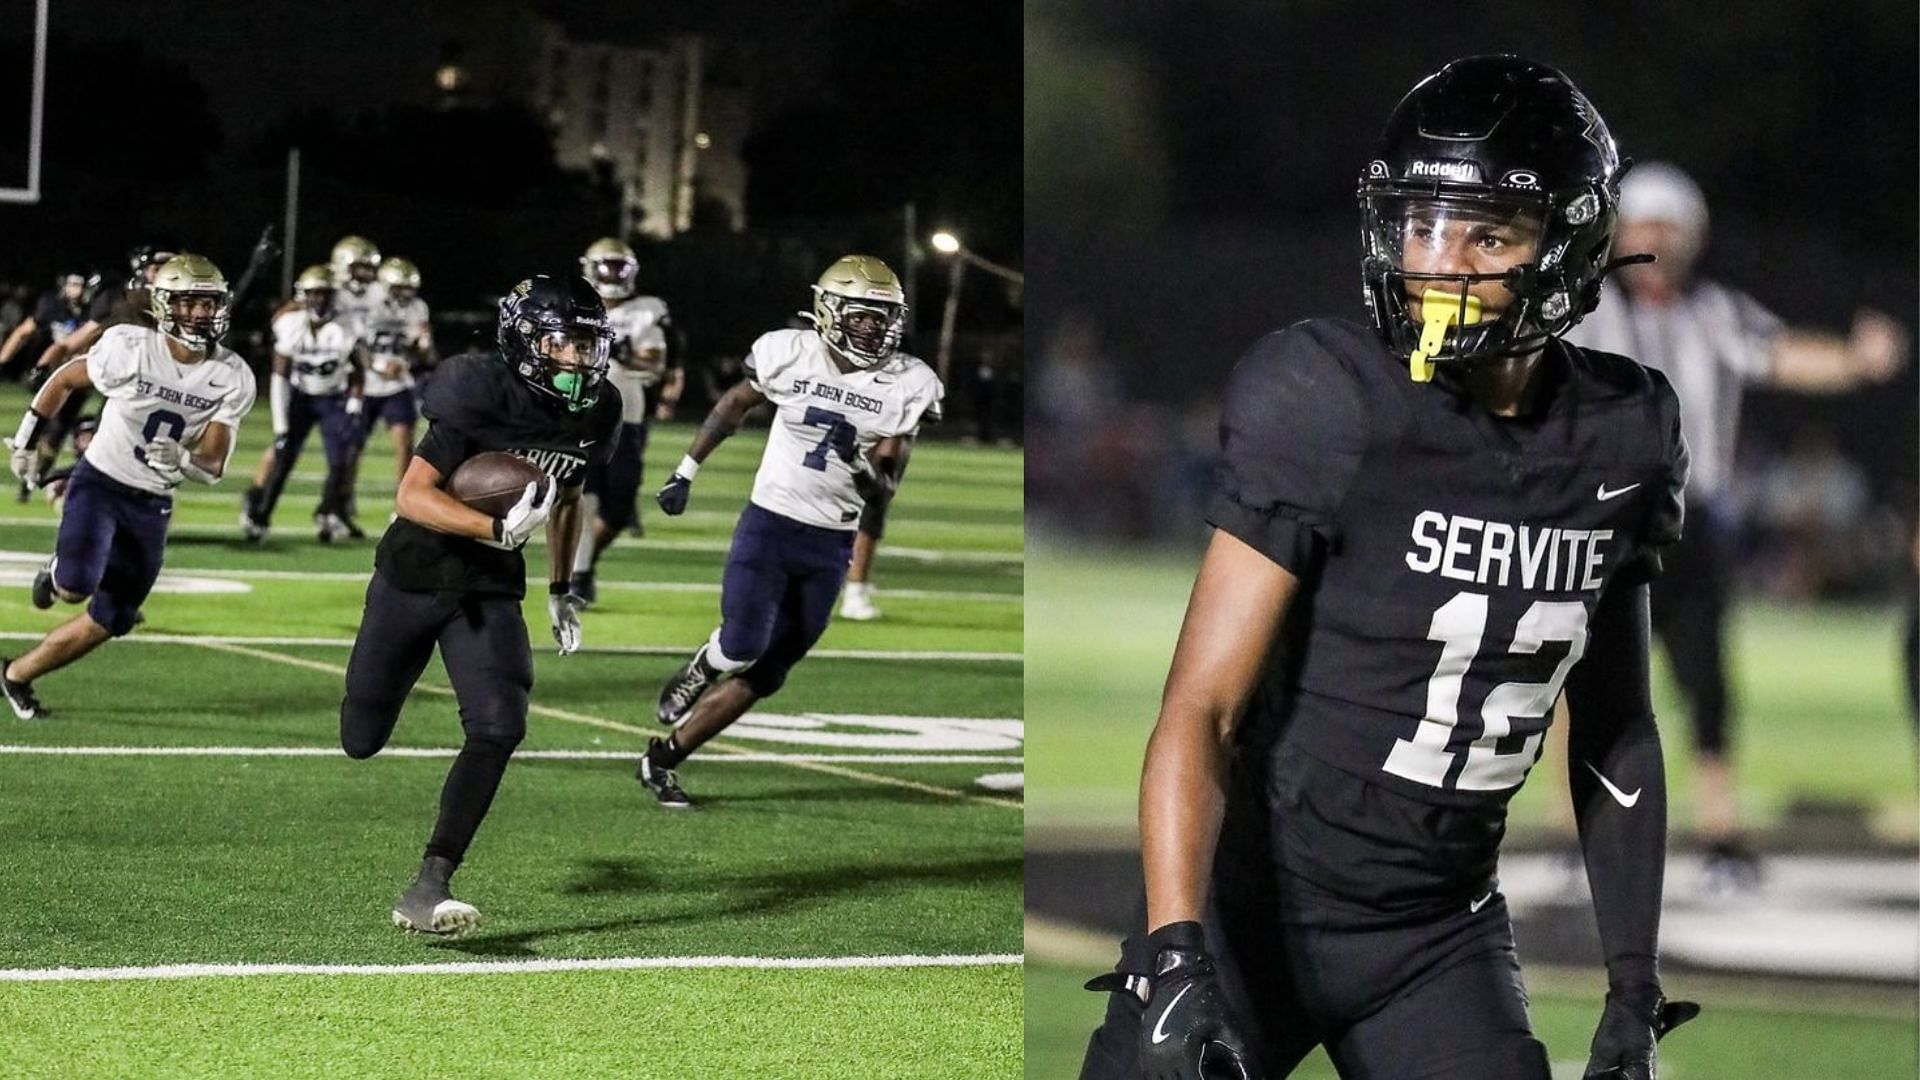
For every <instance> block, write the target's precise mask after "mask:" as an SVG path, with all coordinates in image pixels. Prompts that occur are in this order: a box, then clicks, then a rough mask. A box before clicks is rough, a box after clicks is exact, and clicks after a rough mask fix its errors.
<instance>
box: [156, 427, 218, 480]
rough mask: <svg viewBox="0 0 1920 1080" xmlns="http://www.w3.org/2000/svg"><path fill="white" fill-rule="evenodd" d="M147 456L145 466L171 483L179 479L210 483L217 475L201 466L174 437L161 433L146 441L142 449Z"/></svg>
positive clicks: (216, 478)
mask: <svg viewBox="0 0 1920 1080" xmlns="http://www.w3.org/2000/svg"><path fill="white" fill-rule="evenodd" d="M143 453H145V454H146V456H147V468H149V469H152V470H153V471H154V472H157V473H159V474H160V475H161V476H163V477H165V478H166V479H167V480H168V481H169V482H171V483H175V484H177V483H179V482H180V481H181V480H183V479H184V480H197V481H199V482H200V483H202V484H212V483H217V482H218V481H219V479H220V478H219V477H217V476H215V475H213V474H212V473H210V472H208V471H207V470H205V469H203V468H201V467H200V466H199V465H198V464H196V463H195V462H194V460H193V455H192V454H190V453H188V452H187V448H186V447H184V446H181V445H180V443H179V441H178V440H176V439H172V438H169V437H168V436H165V435H162V436H160V437H159V438H157V439H154V440H153V441H152V442H150V443H148V444H147V445H146V447H145V448H144V450H143Z"/></svg>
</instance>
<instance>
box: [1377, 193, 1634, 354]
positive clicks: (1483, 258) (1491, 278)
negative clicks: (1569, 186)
mask: <svg viewBox="0 0 1920 1080" xmlns="http://www.w3.org/2000/svg"><path fill="white" fill-rule="evenodd" d="M1422 187H1423V188H1424V190H1419V189H1410V188H1411V186H1410V185H1405V184H1395V183H1392V182H1390V181H1383V182H1377V183H1368V182H1363V183H1362V184H1361V189H1360V204H1361V213H1362V220H1363V227H1362V233H1363V236H1364V240H1365V244H1366V258H1365V262H1364V264H1363V274H1364V276H1365V280H1366V297H1367V304H1368V307H1369V308H1370V309H1371V311H1372V313H1373V316H1374V320H1375V323H1376V325H1379V326H1380V327H1381V328H1382V329H1383V331H1384V332H1385V333H1386V335H1387V337H1388V339H1389V341H1390V343H1391V344H1392V346H1393V348H1394V351H1395V352H1396V353H1399V354H1401V355H1404V356H1406V357H1407V358H1408V361H1409V369H1410V372H1411V374H1412V375H1413V378H1414V379H1415V381H1419V382H1424V381H1426V380H1427V379H1429V378H1431V377H1432V365H1433V364H1435V363H1453V362H1476V361H1481V360H1491V359H1498V358H1501V357H1511V356H1524V355H1526V354H1528V353H1532V352H1535V351H1538V350H1539V349H1540V348H1541V347H1542V346H1544V345H1545V344H1546V342H1547V341H1548V340H1549V339H1551V338H1554V337H1558V336H1559V335H1561V334H1563V333H1565V332H1566V331H1567V330H1568V329H1569V328H1571V327H1572V326H1573V325H1574V324H1575V323H1576V322H1578V321H1579V320H1580V317H1581V316H1583V315H1585V314H1586V313H1587V312H1588V311H1591V310H1592V309H1593V306H1594V304H1595V303H1597V302H1598V299H1599V285H1600V279H1601V277H1602V276H1603V273H1604V270H1605V267H1606V260H1607V253H1608V250H1609V248H1610V246H1611V241H1612V234H1613V211H1612V206H1611V199H1602V198H1601V194H1600V193H1598V192H1582V193H1579V194H1577V195H1575V196H1574V197H1572V198H1556V197H1554V196H1548V195H1542V194H1533V195H1521V194H1518V193H1511V192H1505V191H1498V190H1481V191H1459V190H1446V191H1435V190H1434V187H1433V186H1432V185H1422ZM1429 297H1431V299H1432V300H1433V301H1434V302H1432V303H1428V302H1426V301H1427V298H1429Z"/></svg>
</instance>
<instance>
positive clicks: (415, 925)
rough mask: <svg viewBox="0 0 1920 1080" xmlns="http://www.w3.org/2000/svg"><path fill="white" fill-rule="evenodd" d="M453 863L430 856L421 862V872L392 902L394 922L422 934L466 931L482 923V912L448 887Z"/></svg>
mask: <svg viewBox="0 0 1920 1080" xmlns="http://www.w3.org/2000/svg"><path fill="white" fill-rule="evenodd" d="M452 875H453V864H452V863H450V862H448V861H447V860H446V859H443V858H440V857H438V856H429V857H428V858H427V859H426V860H425V861H424V862H422V863H421V864H420V875H419V876H418V877H416V878H415V879H414V882H413V884H412V886H410V887H409V888H408V889H407V891H406V892H403V893H401V894H400V899H398V900H396V901H394V904H393V925H395V926H397V927H400V928H401V929H402V930H406V931H409V932H412V933H419V934H451V935H459V934H464V933H466V932H467V931H469V930H472V929H473V928H474V927H476V926H479V925H480V911H479V909H478V908H475V907H474V906H473V905H472V904H468V903H465V902H463V901H460V900H455V899H454V898H453V894H452V893H451V892H450V891H449V890H448V888H447V879H448V878H449V877H451V876H452Z"/></svg>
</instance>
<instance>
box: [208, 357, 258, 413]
mask: <svg viewBox="0 0 1920 1080" xmlns="http://www.w3.org/2000/svg"><path fill="white" fill-rule="evenodd" d="M233 369H234V378H235V379H236V380H237V385H236V386H235V387H234V392H233V393H232V394H231V395H229V396H228V397H227V399H226V400H225V401H222V402H221V403H220V407H219V408H218V409H215V410H214V413H213V420H212V422H213V423H216V424H225V425H227V426H228V427H229V428H232V429H234V430H235V431H238V430H239V429H240V421H241V420H243V419H245V418H246V415H247V413H248V412H249V411H251V410H252V409H253V401H254V396H255V394H257V393H258V389H259V388H258V384H256V383H255V382H254V378H253V372H252V371H250V370H248V369H247V365H246V364H245V363H244V362H242V361H241V360H240V358H239V357H234V365H233Z"/></svg>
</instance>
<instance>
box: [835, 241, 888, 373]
mask: <svg viewBox="0 0 1920 1080" xmlns="http://www.w3.org/2000/svg"><path fill="white" fill-rule="evenodd" d="M813 328H814V329H815V330H818V331H819V332H820V337H821V339H822V340H824V341H825V342H826V343H827V347H828V348H830V349H832V350H833V351H834V352H836V353H838V354H839V355H840V356H841V358H843V359H844V360H846V361H847V362H848V363H850V364H852V365H853V366H854V367H858V368H872V367H879V366H880V365H881V364H884V363H886V362H887V360H888V359H889V358H890V357H892V356H893V354H894V353H895V352H896V351H898V350H899V348H900V337H901V335H902V334H904V333H905V332H906V328H907V294H906V292H905V290H903V289H902V288H901V287H900V278H899V277H898V276H897V275H895V274H894V272H893V270H892V268H891V267H889V266H888V265H887V264H886V263H884V262H881V261H880V260H879V259H876V258H874V257H873V256H871V255H848V256H845V257H843V258H841V259H839V260H837V261H835V262H834V264H833V265H832V266H829V267H827V270H826V273H824V274H821V275H820V280H819V281H818V282H815V283H814V286H813Z"/></svg>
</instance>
